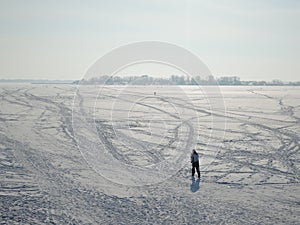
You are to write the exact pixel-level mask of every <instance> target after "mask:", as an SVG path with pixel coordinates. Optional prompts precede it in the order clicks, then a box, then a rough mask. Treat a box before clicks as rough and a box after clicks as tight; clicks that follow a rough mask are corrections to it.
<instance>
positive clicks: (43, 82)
mask: <svg viewBox="0 0 300 225" xmlns="http://www.w3.org/2000/svg"><path fill="white" fill-rule="evenodd" d="M0 83H27V84H28V83H29V84H30V83H31V84H73V83H74V80H41V79H39V80H35V79H0Z"/></svg>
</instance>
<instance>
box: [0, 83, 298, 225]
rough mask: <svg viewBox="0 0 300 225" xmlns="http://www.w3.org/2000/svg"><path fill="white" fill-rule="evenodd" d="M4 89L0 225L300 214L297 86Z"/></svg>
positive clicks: (253, 220) (209, 220)
mask: <svg viewBox="0 0 300 225" xmlns="http://www.w3.org/2000/svg"><path fill="white" fill-rule="evenodd" d="M0 88H1V89H0V97H1V106H0V123H1V126H0V140H1V141H0V167H1V170H0V221H1V224H299V222H300V216H299V215H300V207H299V206H300V196H299V193H300V185H299V180H300V178H299V167H300V154H299V146H300V145H299V141H300V126H299V118H300V95H299V93H300V89H299V87H221V88H220V89H221V93H222V95H223V98H222V99H218V100H220V102H221V101H224V103H225V106H226V113H224V111H222V109H221V108H220V109H218V106H212V104H211V102H212V101H211V100H212V99H213V98H219V95H215V96H214V95H212V96H207V95H205V94H204V93H208V92H205V90H204V92H201V91H199V88H196V87H185V86H182V87H180V89H181V91H182V92H178V87H171V86H168V87H167V86H166V87H164V86H160V87H158V86H151V87H149V86H147V87H140V86H135V87H126V88H127V89H126V92H124V87H121V86H120V87H117V86H111V87H110V86H106V87H102V89H101V91H99V90H100V88H99V87H97V86H86V88H84V90H82V91H81V92H80V93H78V90H77V87H76V86H73V85H1V87H0ZM205 88H209V87H203V89H205ZM154 91H155V92H156V95H155V96H154V95H153V92H154ZM89 93H90V95H89ZM95 93H96V101H94V100H91V98H90V97H91V96H94V95H95ZM182 93H184V95H183V94H182ZM209 93H211V92H209ZM99 143H100V144H102V145H103V144H104V147H103V146H102V147H99V146H97V145H98V144H99ZM189 143H192V144H189ZM82 146H86V149H82ZM193 147H196V149H197V150H198V152H199V154H200V160H201V175H202V177H201V180H197V179H196V180H192V179H191V168H190V162H189V156H190V155H189V154H190V152H191V149H190V148H193ZM88 149H89V151H85V152H84V151H83V150H88ZM99 151H102V152H101V154H100V153H99ZM105 151H107V154H106V155H104V156H105V157H106V158H105V157H104V159H101V156H103V154H105ZM87 154H91V156H96V157H95V161H89V156H88V155H87ZM97 157H98V158H97ZM109 157H110V158H109ZM90 159H91V158H90ZM97 160H100V161H99V162H101V165H98V166H97V165H96V166H95V164H94V163H96V162H98V161H97ZM101 160H102V161H101ZM105 160H107V162H106V161H105ZM109 160H112V161H111V162H109ZM176 160H177V161H176ZM167 162H170V165H168V163H167ZM105 163H106V164H105ZM174 163H178V164H177V165H173V164H174ZM120 165H121V166H120ZM159 166H161V167H159ZM143 167H144V168H145V171H144V172H145V174H143V169H142V168H143ZM118 169H123V171H118ZM130 169H131V170H130ZM135 169H136V170H138V171H137V173H135V171H134V170H135ZM155 170H156V171H157V172H153V174H151V171H155ZM124 171H125V172H124ZM149 172H150V174H148V173H149ZM155 175H157V176H155ZM126 176H127V177H126ZM126 178H128V179H126ZM127 180H128V182H126V181H127Z"/></svg>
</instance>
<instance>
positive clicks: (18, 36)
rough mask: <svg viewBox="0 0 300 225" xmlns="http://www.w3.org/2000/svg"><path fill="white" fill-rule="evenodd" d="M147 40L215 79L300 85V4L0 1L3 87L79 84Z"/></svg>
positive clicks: (276, 0)
mask: <svg viewBox="0 0 300 225" xmlns="http://www.w3.org/2000/svg"><path fill="white" fill-rule="evenodd" d="M225 2H226V3H225ZM144 40H156V41H164V42H169V43H172V44H177V45H179V46H181V47H184V48H186V49H188V50H190V51H192V52H194V53H195V54H197V55H198V56H199V58H200V59H201V60H202V61H203V62H204V63H205V64H206V65H207V66H208V67H209V68H210V70H211V72H212V73H213V74H214V75H216V76H221V75H237V76H240V77H241V79H243V80H252V79H253V80H254V79H255V80H272V79H281V80H290V81H295V80H300V76H299V74H300V62H299V59H300V1H298V0H269V1H268V0H264V1H263V0H251V1H246V0H240V1H238V0H228V1H222V0H206V1H203V0H189V1H183V0H164V1H163V0H111V1H104V0H102V1H101V0H100V1H97V0H95V1H79V0H72V1H58V0H57V1H56V0H54V1H46V0H45V1H42V0H26V1H22V0H19V1H14V0H7V1H3V0H0V79H4V78H24V79H26V78H38V79H80V78H82V77H83V75H84V72H85V70H86V69H87V68H88V67H89V66H90V65H91V63H93V62H94V61H95V60H96V59H97V58H99V57H100V56H102V55H103V54H105V53H107V52H109V51H110V50H111V49H113V48H116V47H118V46H121V45H124V44H127V43H131V42H136V41H144Z"/></svg>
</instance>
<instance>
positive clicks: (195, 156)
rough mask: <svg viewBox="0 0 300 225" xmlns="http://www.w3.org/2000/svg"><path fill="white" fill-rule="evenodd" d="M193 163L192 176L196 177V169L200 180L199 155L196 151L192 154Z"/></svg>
mask: <svg viewBox="0 0 300 225" xmlns="http://www.w3.org/2000/svg"><path fill="white" fill-rule="evenodd" d="M191 163H192V176H193V177H194V174H195V169H196V170H197V174H198V178H200V169H199V155H198V153H197V152H196V150H195V149H193V153H192V154H191Z"/></svg>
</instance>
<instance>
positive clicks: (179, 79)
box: [74, 75, 300, 86]
mask: <svg viewBox="0 0 300 225" xmlns="http://www.w3.org/2000/svg"><path fill="white" fill-rule="evenodd" d="M74 83H75V84H103V85H128V84H129V85H245V86H248V85H249V86H250V85H253V86H300V81H297V82H283V81H280V80H273V81H270V82H267V81H242V80H241V79H240V78H239V77H237V76H224V77H220V78H214V77H213V76H208V77H206V78H201V77H200V76H195V77H192V78H190V77H187V76H178V75H172V76H170V77H168V78H155V77H151V76H149V75H141V76H124V77H123V76H122V77H120V76H106V75H104V76H99V77H94V78H90V79H88V80H86V79H82V80H80V81H75V82H74Z"/></svg>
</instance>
